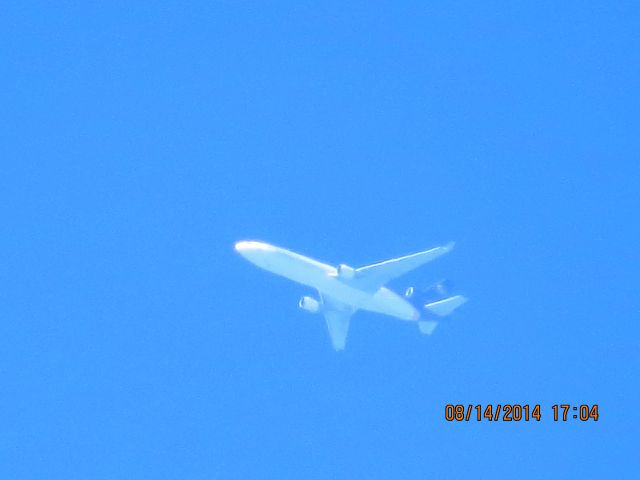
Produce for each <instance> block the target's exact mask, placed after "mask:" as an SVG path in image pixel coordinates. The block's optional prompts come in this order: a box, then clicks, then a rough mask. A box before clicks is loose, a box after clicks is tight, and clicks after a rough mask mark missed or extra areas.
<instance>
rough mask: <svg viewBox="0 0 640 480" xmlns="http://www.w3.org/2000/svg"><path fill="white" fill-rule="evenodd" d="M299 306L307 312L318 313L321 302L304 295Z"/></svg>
mask: <svg viewBox="0 0 640 480" xmlns="http://www.w3.org/2000/svg"><path fill="white" fill-rule="evenodd" d="M298 306H299V307H300V308H301V309H303V310H306V311H307V312H311V313H317V312H318V311H319V310H320V302H319V301H318V300H316V299H315V298H312V297H307V296H305V297H302V298H301V299H300V301H299V302H298Z"/></svg>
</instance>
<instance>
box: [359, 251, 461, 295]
mask: <svg viewBox="0 0 640 480" xmlns="http://www.w3.org/2000/svg"><path fill="white" fill-rule="evenodd" d="M453 246H454V243H453V242H451V243H448V244H447V245H444V246H442V247H436V248H432V249H430V250H425V251H424V252H418V253H414V254H412V255H406V256H404V257H399V258H392V259H391V260H385V261H384V262H380V263H374V264H373V265H367V266H366V267H361V268H358V269H356V271H355V278H354V279H353V280H351V282H352V283H353V284H354V285H355V286H358V287H359V288H362V289H364V290H369V291H375V290H377V289H378V288H380V287H381V286H383V285H386V284H387V282H389V281H391V280H393V279H394V278H396V277H400V276H402V275H404V274H405V273H409V272H410V271H411V270H413V269H415V268H418V267H419V266H421V265H424V264H425V263H427V262H430V261H431V260H435V259H436V258H438V257H439V256H441V255H444V254H445V253H447V252H449V251H451V249H453Z"/></svg>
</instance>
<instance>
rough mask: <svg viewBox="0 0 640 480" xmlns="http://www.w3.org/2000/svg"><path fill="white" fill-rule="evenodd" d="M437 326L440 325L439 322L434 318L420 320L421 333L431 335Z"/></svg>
mask: <svg viewBox="0 0 640 480" xmlns="http://www.w3.org/2000/svg"><path fill="white" fill-rule="evenodd" d="M437 326H438V322H434V321H433V320H425V321H423V322H418V328H419V329H420V333H424V334H425V335H431V334H432V333H433V331H434V330H435V329H436V327H437Z"/></svg>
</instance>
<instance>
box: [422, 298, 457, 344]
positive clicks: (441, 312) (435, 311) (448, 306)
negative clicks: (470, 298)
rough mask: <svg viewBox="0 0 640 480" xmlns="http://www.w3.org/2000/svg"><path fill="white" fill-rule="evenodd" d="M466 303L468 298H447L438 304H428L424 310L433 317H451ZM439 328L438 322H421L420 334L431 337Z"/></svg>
mask: <svg viewBox="0 0 640 480" xmlns="http://www.w3.org/2000/svg"><path fill="white" fill-rule="evenodd" d="M466 301H467V299H466V297H463V296H462V295H454V296H453V297H447V298H443V299H442V300H438V301H436V302H431V303H427V304H426V305H424V309H425V310H426V311H427V312H428V313H429V314H432V315H431V316H433V315H435V316H438V317H446V316H447V315H451V314H452V313H453V311H454V310H455V309H456V308H458V307H459V306H460V305H462V304H463V303H465V302H466ZM437 326H438V322H437V321H435V320H421V321H419V322H418V328H419V329H420V333H423V334H425V335H431V334H432V333H433V331H434V330H435V329H436V327H437Z"/></svg>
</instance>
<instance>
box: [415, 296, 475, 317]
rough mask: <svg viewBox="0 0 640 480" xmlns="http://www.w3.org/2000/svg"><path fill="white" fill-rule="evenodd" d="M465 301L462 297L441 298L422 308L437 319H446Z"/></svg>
mask: <svg viewBox="0 0 640 480" xmlns="http://www.w3.org/2000/svg"><path fill="white" fill-rule="evenodd" d="M466 301H467V299H466V298H465V297H463V296H462V295H455V296H453V297H448V298H443V299H442V300H438V301H437V302H431V303H427V304H426V305H425V306H424V308H425V310H427V311H428V312H430V313H433V314H435V315H437V316H438V317H446V316H447V315H450V314H452V313H453V311H454V310H455V309H456V308H458V307H459V306H460V305H462V304H463V303H465V302H466Z"/></svg>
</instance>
